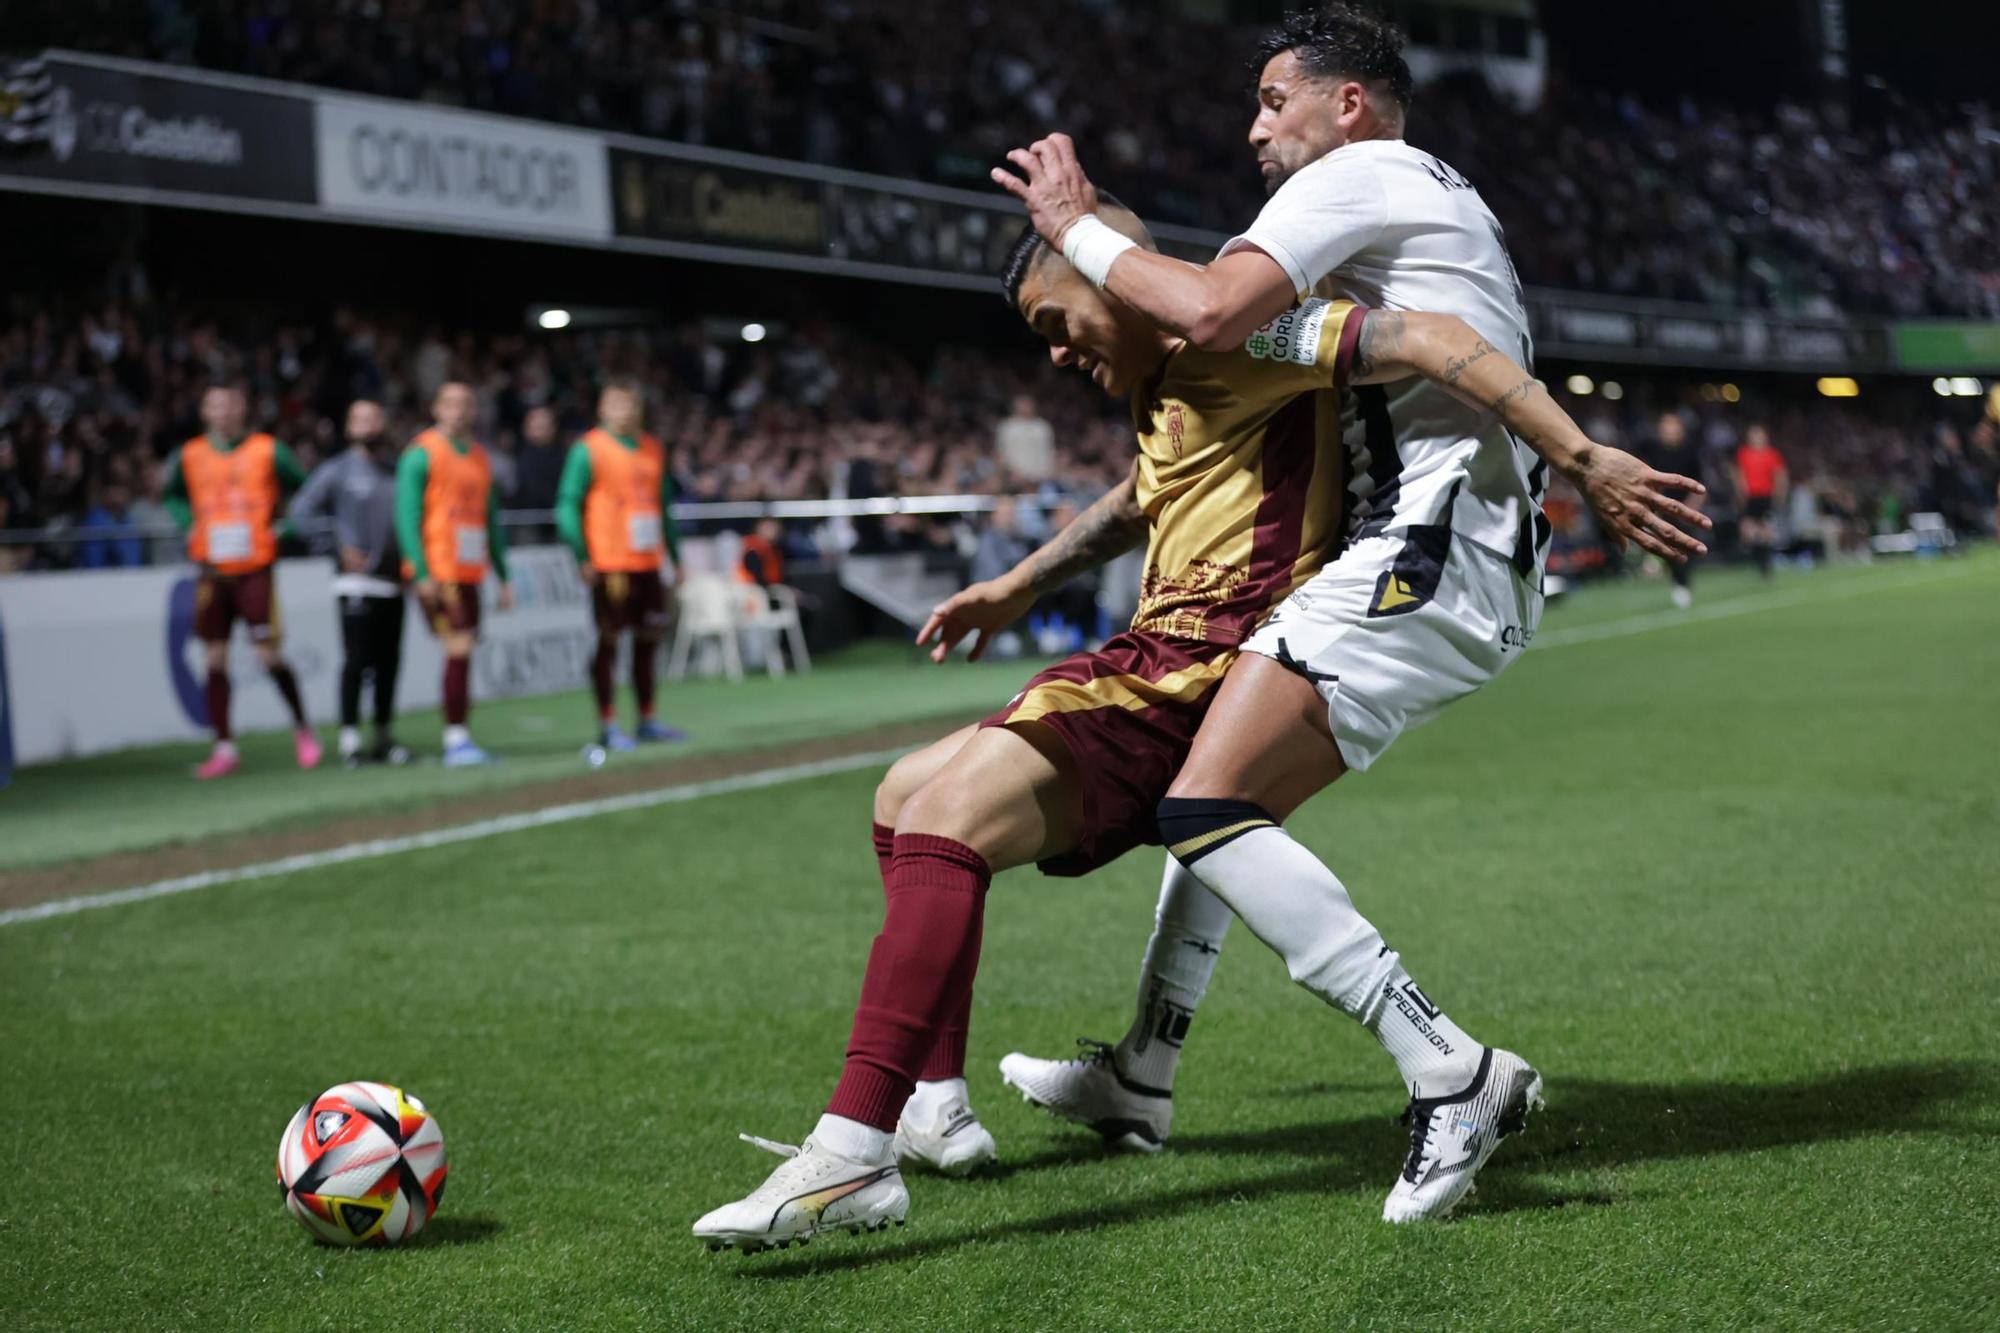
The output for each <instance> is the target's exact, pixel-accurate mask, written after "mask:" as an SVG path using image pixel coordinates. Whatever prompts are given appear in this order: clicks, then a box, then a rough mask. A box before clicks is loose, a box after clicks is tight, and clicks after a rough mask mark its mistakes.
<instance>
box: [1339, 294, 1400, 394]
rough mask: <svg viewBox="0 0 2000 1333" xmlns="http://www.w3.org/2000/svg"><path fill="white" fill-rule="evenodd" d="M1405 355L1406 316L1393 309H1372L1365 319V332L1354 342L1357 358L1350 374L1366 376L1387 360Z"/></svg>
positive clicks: (1362, 330) (1362, 377)
mask: <svg viewBox="0 0 2000 1333" xmlns="http://www.w3.org/2000/svg"><path fill="white" fill-rule="evenodd" d="M1402 359H1403V317H1402V316H1401V315H1399V314H1397V313H1396V312H1395V311H1393V310H1371V311H1369V312H1368V314H1367V315H1366V316H1365V317H1364V318H1363V319H1362V321H1361V336H1360V337H1359V338H1357V339H1356V340H1355V343H1354V362H1353V368H1352V371H1351V373H1350V376H1349V378H1351V379H1357V380H1363V379H1367V378H1368V377H1369V376H1370V375H1373V374H1374V373H1375V372H1376V371H1377V370H1378V369H1380V368H1381V367H1382V365H1383V364H1385V363H1390V362H1397V361H1401V360H1402Z"/></svg>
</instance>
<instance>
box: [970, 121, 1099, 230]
mask: <svg viewBox="0 0 2000 1333" xmlns="http://www.w3.org/2000/svg"><path fill="white" fill-rule="evenodd" d="M1007 160H1008V161H1009V162H1012V163H1013V164H1014V165H1015V166H1017V167H1019V168H1020V169H1021V171H1022V173H1023V175H1025V176H1026V178H1027V179H1025V180H1023V179H1022V177H1021V176H1016V175H1015V174H1014V173H1013V172H1011V171H1009V170H1007V169H1006V168H1005V167H995V168H993V171H992V176H993V183H994V184H995V185H998V186H999V187H1000V188H1001V189H1003V190H1005V191H1006V192H1007V193H1009V194H1011V195H1013V196H1014V197H1015V198H1016V199H1019V200H1020V201H1021V202H1022V203H1024V204H1026V205H1027V206H1028V218H1029V220H1030V221H1032V222H1033V223H1034V224H1035V230H1036V231H1038V232H1040V233H1041V234H1042V239H1043V240H1045V241H1047V242H1048V243H1049V244H1050V245H1053V246H1057V247H1061V245H1062V238H1063V233H1064V232H1066V231H1068V230H1069V227H1070V224H1071V223H1072V222H1075V221H1076V220H1077V219H1078V218H1081V217H1085V216H1087V215H1089V214H1091V213H1095V212H1096V211H1097V187H1096V186H1095V185H1092V184H1091V183H1090V177H1088V176H1086V175H1084V174H1083V168H1082V166H1080V165H1079V164H1078V163H1077V160H1076V145H1075V144H1074V143H1071V142H1070V137H1069V136H1068V135H1067V134H1061V133H1057V134H1051V135H1050V136H1049V137H1048V138H1046V139H1037V140H1035V142H1034V143H1032V144H1030V145H1028V146H1027V147H1026V148H1016V149H1014V150H1013V151H1012V152H1010V153H1008V154H1007Z"/></svg>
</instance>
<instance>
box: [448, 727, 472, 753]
mask: <svg viewBox="0 0 2000 1333" xmlns="http://www.w3.org/2000/svg"><path fill="white" fill-rule="evenodd" d="M471 743H472V733H471V732H469V731H467V730H466V729H465V728H464V727H446V728H445V729H444V748H445V749H447V750H449V749H450V748H451V747H452V746H454V745H470V744H471Z"/></svg>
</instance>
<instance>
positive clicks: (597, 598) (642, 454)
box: [556, 379, 687, 750]
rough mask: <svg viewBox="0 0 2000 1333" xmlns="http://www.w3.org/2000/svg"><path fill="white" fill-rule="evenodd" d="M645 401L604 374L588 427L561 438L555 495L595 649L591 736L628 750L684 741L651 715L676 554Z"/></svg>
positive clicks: (661, 450)
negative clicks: (634, 718) (626, 668)
mask: <svg viewBox="0 0 2000 1333" xmlns="http://www.w3.org/2000/svg"><path fill="white" fill-rule="evenodd" d="M644 419H645V400H644V398H643V397H642V396H641V394H640V389H639V385H638V383H637V382H636V381H633V380H629V379H612V380H607V381H605V384H604V388H603V390H602V391H601V392H600V393H599V394H598V397H597V425H596V427H595V428H593V429H592V430H591V431H590V432H589V433H588V434H586V435H585V436H584V437H583V438H582V439H580V440H578V441H577V442H576V443H575V444H573V445H571V446H570V451H569V459H568V461H567V462H565V463H564V464H563V474H562V485H561V488H560V490H559V491H558V492H557V495H556V529H557V531H559V532H560V533H561V534H562V539H563V542H564V544H566V545H567V546H568V547H569V549H570V550H571V552H573V553H574V554H575V556H576V567H577V571H578V572H579V573H580V574H581V575H582V576H583V581H584V583H585V584H586V585H588V587H589V588H590V607H591V614H592V617H593V618H594V619H595V620H596V622H597V652H596V655H595V656H594V657H592V659H591V663H590V687H591V692H592V693H593V694H594V695H595V696H596V699H597V724H598V738H597V739H598V744H599V745H601V746H603V747H604V748H605V749H607V750H630V749H632V748H633V747H634V746H635V745H637V744H638V743H639V742H640V741H679V740H686V739H687V733H686V732H683V731H680V730H678V729H676V728H674V727H669V726H667V725H666V724H665V723H663V722H661V721H660V718H659V713H658V711H657V708H656V704H655V697H654V688H655V682H656V679H657V675H658V666H659V661H658V659H659V649H660V636H661V635H662V634H664V633H665V632H666V621H667V589H668V586H669V581H670V579H671V577H672V575H673V572H674V568H675V566H676V564H677V563H678V562H679V560H680V544H679V541H678V539H677V538H676V537H675V534H674V519H673V512H672V510H673V503H674V479H673V474H672V473H670V472H668V471H667V451H666V447H665V446H664V445H662V444H661V443H660V442H659V440H657V439H655V438H654V437H653V436H651V435H648V434H646V433H645V432H644V430H643V429H642V426H643V424H644ZM628 630H629V631H631V634H632V693H633V695H634V696H635V697H636V699H637V702H638V707H639V718H638V725H637V727H635V728H634V730H633V732H632V734H631V735H629V736H628V735H627V734H626V733H625V732H623V731H621V730H620V729H619V727H618V713H617V707H616V702H615V696H616V693H617V687H616V685H615V683H614V680H613V677H614V676H615V674H616V672H617V669H618V636H619V635H621V634H623V633H625V632H626V631H628Z"/></svg>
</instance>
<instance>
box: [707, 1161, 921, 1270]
mask: <svg viewBox="0 0 2000 1333" xmlns="http://www.w3.org/2000/svg"><path fill="white" fill-rule="evenodd" d="M737 1137H738V1138H740V1139H742V1140H743V1141H744V1142H745V1143H754V1144H756V1145H757V1146H758V1147H759V1148H762V1149H764V1150H765V1151H767V1152H774V1153H777V1154H778V1155H779V1156H780V1157H785V1158H789V1159H790V1160H788V1161H786V1162H785V1163H784V1164H783V1165H781V1166H780V1167H778V1169H777V1170H775V1171H773V1172H772V1173H771V1174H770V1175H769V1176H768V1177H767V1178H766V1179H765V1181H764V1183H763V1184H761V1185H759V1186H758V1187H757V1188H756V1189H755V1190H753V1191H752V1192H751V1193H750V1194H749V1196H748V1197H746V1198H742V1199H738V1200H737V1201H736V1202H735V1203H727V1204H724V1205H723V1206H722V1207H720V1208H717V1209H716V1210H715V1211H713V1212H711V1213H707V1214H705V1215H704V1216H703V1217H702V1219H701V1220H700V1221H698V1222H696V1223H695V1224H694V1234H695V1238H696V1239H697V1240H703V1241H706V1242H708V1248H709V1249H711V1250H723V1249H729V1248H731V1247H734V1248H736V1249H740V1250H742V1251H743V1252H744V1253H745V1254H755V1253H756V1252H757V1251H759V1250H764V1249H779V1250H782V1249H784V1248H785V1247H786V1246H787V1245H790V1244H792V1243H793V1242H794V1241H796V1242H798V1243H799V1244H800V1245H803V1244H805V1243H806V1242H807V1241H809V1240H811V1239H812V1238H813V1237H814V1236H816V1235H818V1234H819V1233H820V1232H822V1231H835V1230H843V1229H844V1230H846V1231H849V1232H853V1233H857V1234H858V1233H860V1232H863V1231H880V1230H881V1229H882V1228H883V1227H886V1226H888V1225H889V1224H890V1223H891V1222H894V1223H895V1224H896V1225H897V1226H901V1225H903V1219H904V1218H905V1217H907V1216H908V1215H909V1212H910V1192H909V1191H908V1190H907V1189H905V1188H903V1177H902V1176H901V1174H899V1173H898V1172H897V1170H896V1164H895V1163H894V1162H893V1161H891V1162H887V1163H882V1162H857V1161H854V1160H853V1159H851V1158H847V1157H842V1156H840V1155H838V1154H837V1153H833V1152H830V1151H829V1150H827V1149H825V1148H822V1147H820V1146H819V1145H818V1144H816V1143H814V1142H813V1141H812V1140H811V1139H807V1140H806V1141H805V1142H804V1143H802V1144H800V1145H799V1146H798V1147H796V1148H794V1147H792V1146H791V1145H790V1144H789V1143H773V1142H772V1141H771V1140H769V1139H760V1138H758V1137H757V1136H756V1135H754V1134H739V1135H737Z"/></svg>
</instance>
